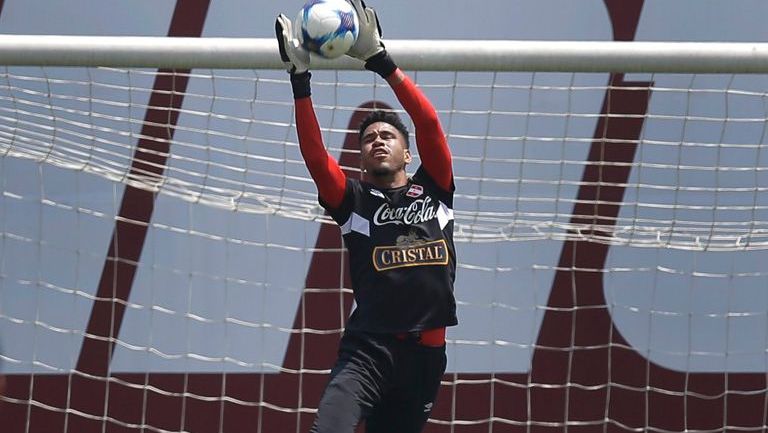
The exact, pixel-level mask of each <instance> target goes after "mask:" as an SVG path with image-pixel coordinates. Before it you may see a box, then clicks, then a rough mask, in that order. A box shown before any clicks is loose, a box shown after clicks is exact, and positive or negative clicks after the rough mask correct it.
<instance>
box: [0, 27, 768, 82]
mask: <svg viewBox="0 0 768 433" xmlns="http://www.w3.org/2000/svg"><path fill="white" fill-rule="evenodd" d="M387 50H389V51H390V52H391V53H392V54H393V55H394V56H396V57H397V61H398V65H400V66H401V67H403V68H404V69H408V70H427V71H496V72H513V71H520V72H523V71H524V72H624V73H631V72H666V73H742V74H743V73H768V43H760V42H603V41H504V40H486V41H479V40H387ZM277 53H278V50H277V42H276V41H275V40H274V39H266V38H186V37H182V38H167V37H141V36H139V37H125V36H59V35H2V36H0V64H2V65H8V66H13V65H17V66H21V65H23V66H113V67H122V66H131V67H157V68H168V69H176V68H179V69H188V68H215V69H282V68H283V64H282V62H281V61H280V58H279V56H278V54H277ZM457 59H459V61H457ZM312 68H313V69H337V70H359V69H362V64H361V63H360V62H359V61H356V60H355V59H351V58H347V57H344V58H341V59H336V60H333V61H329V60H324V59H321V58H314V59H313V62H312Z"/></svg>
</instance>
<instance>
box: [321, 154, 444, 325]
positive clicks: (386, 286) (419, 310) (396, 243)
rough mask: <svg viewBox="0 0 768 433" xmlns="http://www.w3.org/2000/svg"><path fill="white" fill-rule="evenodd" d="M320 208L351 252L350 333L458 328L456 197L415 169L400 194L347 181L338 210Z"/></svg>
mask: <svg viewBox="0 0 768 433" xmlns="http://www.w3.org/2000/svg"><path fill="white" fill-rule="evenodd" d="M321 204H322V205H323V206H324V207H325V208H326V209H327V210H328V213H329V214H330V215H331V216H332V217H333V219H334V221H336V223H337V224H339V226H340V227H341V232H342V235H343V236H344V244H345V245H346V247H347V249H348V250H349V258H350V268H351V269H350V271H351V276H352V288H353V291H354V294H355V302H356V303H357V307H356V308H355V311H354V312H353V313H352V316H351V317H350V319H349V322H348V323H347V328H348V329H355V330H361V331H368V332H381V333H398V332H407V331H420V330H425V329H433V328H439V327H444V326H451V325H455V324H457V323H458V321H457V319H456V301H455V299H454V297H453V282H454V279H455V274H456V250H455V248H454V245H453V222H454V220H453V191H444V190H443V189H441V188H440V187H438V186H437V185H436V184H435V182H434V181H433V180H432V178H431V177H430V176H429V175H428V174H427V172H426V170H424V169H423V167H419V169H418V170H417V171H416V174H415V175H414V176H413V177H412V178H409V179H408V184H407V185H405V186H403V187H400V188H393V189H377V188H376V187H375V186H373V185H372V184H370V183H367V182H361V181H358V180H355V179H347V185H346V191H345V193H344V200H343V201H342V204H341V205H340V206H339V208H338V209H330V208H329V207H328V206H327V205H326V204H325V203H323V202H322V200H321Z"/></svg>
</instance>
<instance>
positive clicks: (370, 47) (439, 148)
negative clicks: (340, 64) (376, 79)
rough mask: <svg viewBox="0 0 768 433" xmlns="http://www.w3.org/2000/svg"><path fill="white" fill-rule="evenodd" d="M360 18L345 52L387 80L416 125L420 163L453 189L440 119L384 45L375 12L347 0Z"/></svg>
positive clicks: (357, 2) (440, 182)
mask: <svg viewBox="0 0 768 433" xmlns="http://www.w3.org/2000/svg"><path fill="white" fill-rule="evenodd" d="M350 2H351V3H352V6H354V8H355V11H356V12H357V16H358V18H359V21H360V29H359V31H358V37H357V42H355V45H353V46H352V48H351V49H350V50H349V52H348V53H347V54H348V55H350V56H352V57H354V58H357V59H360V60H362V61H364V62H365V68H366V69H368V70H371V71H373V72H376V73H377V74H379V75H380V76H381V77H382V78H384V79H385V80H387V82H388V83H389V85H390V86H391V87H392V89H393V90H394V92H395V95H396V96H397V99H398V100H399V101H400V104H402V106H403V108H405V111H406V112H407V113H408V115H409V116H410V117H411V119H412V120H413V123H414V126H415V127H416V131H415V132H416V147H417V148H418V150H419V157H420V158H421V164H422V166H423V167H424V169H425V170H426V171H427V173H428V174H429V175H430V177H432V179H434V180H435V182H437V184H438V186H440V187H441V188H443V189H444V190H446V191H450V190H451V189H452V188H453V169H452V166H451V151H450V150H449V148H448V143H447V142H446V140H445V134H444V133H443V128H442V126H441V125H440V119H439V117H438V116H437V112H436V111H435V108H434V107H433V106H432V103H431V102H429V99H427V97H426V95H424V93H423V92H422V91H421V90H420V89H419V88H418V87H416V85H415V84H414V82H413V81H412V80H411V79H410V78H409V77H408V76H407V75H405V73H403V71H401V70H400V69H399V68H398V67H397V65H395V62H394V61H393V60H392V58H391V57H390V56H389V54H388V53H387V50H386V49H385V48H384V44H383V43H382V41H381V26H380V25H379V20H378V17H377V16H376V12H375V11H374V10H373V9H372V8H370V7H366V6H365V3H363V1H362V0H350Z"/></svg>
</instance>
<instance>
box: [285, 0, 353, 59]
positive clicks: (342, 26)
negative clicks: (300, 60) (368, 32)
mask: <svg viewBox="0 0 768 433" xmlns="http://www.w3.org/2000/svg"><path fill="white" fill-rule="evenodd" d="M295 28H296V38H297V39H298V40H299V43H301V46H302V47H304V49H306V50H307V51H309V52H311V53H315V54H318V55H320V56H322V57H325V58H327V59H334V58H336V57H340V56H343V55H344V54H345V53H346V52H347V51H349V49H350V48H351V47H352V45H354V44H355V41H356V40H357V32H358V18H357V14H356V13H355V9H354V8H353V7H352V5H351V4H349V2H347V1H346V0H308V1H307V3H306V4H304V7H303V8H301V10H300V11H299V15H298V16H297V17H296V23H295Z"/></svg>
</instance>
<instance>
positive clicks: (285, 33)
mask: <svg viewBox="0 0 768 433" xmlns="http://www.w3.org/2000/svg"><path fill="white" fill-rule="evenodd" d="M275 35H276V36H277V45H278V48H279V49H280V58H281V59H282V60H283V63H285V68H286V69H287V70H288V73H290V74H291V75H298V74H303V73H304V72H307V71H308V70H309V51H307V50H305V49H304V48H302V47H301V45H300V44H299V41H298V40H297V39H296V38H295V37H294V35H293V29H292V28H291V20H290V19H288V17H287V16H285V15H283V14H280V15H278V16H277V19H276V20H275Z"/></svg>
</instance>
